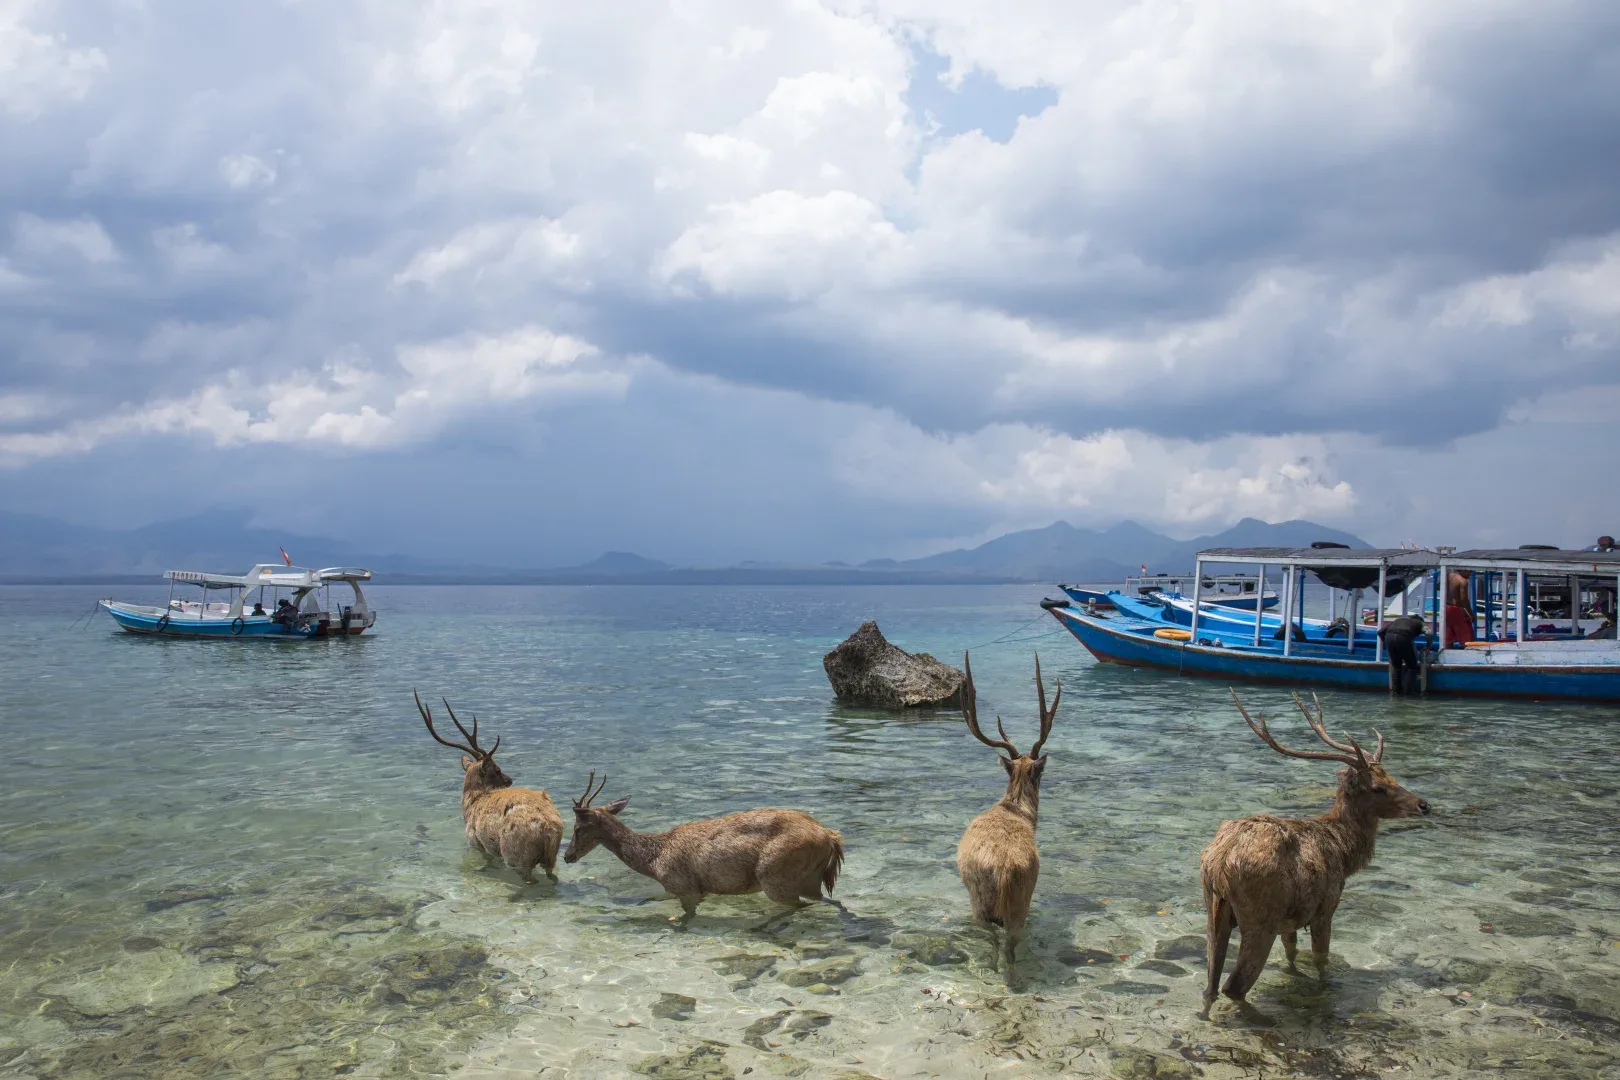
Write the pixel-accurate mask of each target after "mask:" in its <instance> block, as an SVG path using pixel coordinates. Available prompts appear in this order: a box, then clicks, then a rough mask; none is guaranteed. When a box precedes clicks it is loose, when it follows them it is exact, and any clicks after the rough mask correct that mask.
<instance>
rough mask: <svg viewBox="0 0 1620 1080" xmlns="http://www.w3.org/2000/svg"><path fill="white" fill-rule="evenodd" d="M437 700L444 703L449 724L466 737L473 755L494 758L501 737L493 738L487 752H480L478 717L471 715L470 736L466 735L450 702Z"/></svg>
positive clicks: (465, 730)
mask: <svg viewBox="0 0 1620 1080" xmlns="http://www.w3.org/2000/svg"><path fill="white" fill-rule="evenodd" d="M439 700H440V701H443V702H444V711H445V712H447V713H449V714H450V722H451V723H452V724H454V725H456V730H457V731H459V732H461V733H462V734H463V735H466V737H467V741H468V742H470V743H472V746H473V753H475V754H480V755H482V756H483V757H494V756H495V751H497V750H499V749H500V748H501V737H500V736H499V735H497V736H495V745H494V746H492V747H490V748H489V749H488V750H480V749H479V748H478V715H477V714H476V713H475V714H473V729H472V734H471V735H467V729H466V728H464V727H462V726H461V721H460V720H457V719H456V710H454V709H452V708H451V707H450V702H449V701H448V700H446V699H445V698H440V699H439Z"/></svg>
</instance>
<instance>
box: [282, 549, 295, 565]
mask: <svg viewBox="0 0 1620 1080" xmlns="http://www.w3.org/2000/svg"><path fill="white" fill-rule="evenodd" d="M281 561H282V562H284V563H286V564H287V565H288V566H291V565H292V556H291V555H288V554H287V549H286V548H282V549H281Z"/></svg>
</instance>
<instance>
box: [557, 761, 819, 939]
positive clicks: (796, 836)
mask: <svg viewBox="0 0 1620 1080" xmlns="http://www.w3.org/2000/svg"><path fill="white" fill-rule="evenodd" d="M593 786H594V788H595V790H592V788H593ZM606 786H607V775H606V774H603V776H602V782H601V783H600V784H597V783H596V773H595V772H594V771H593V772H592V773H591V775H590V779H588V780H586V781H585V795H584V797H583V798H579V799H575V800H574V835H573V836H572V837H570V838H569V841H568V850H567V851H566V852H564V853H563V861H564V862H567V863H570V864H572V863H576V862H578V861H579V860H580V859H583V858H584V857H585V856H586V855H587V854H589V853H590V851H591V849H592V848H594V847H596V845H598V844H601V845H602V846H604V847H606V848H607V849H608V850H609V851H611V852H613V854H614V855H616V856H618V859H619V861H620V862H622V863H624V865H626V866H628V867H629V868H630V869H632V870H634V871H635V872H636V873H638V874H643V875H645V876H647V877H650V878H652V879H653V880H654V881H656V882H658V884H660V885H662V886H663V887H664V891H665V892H667V893H669V894H670V896H673V897H674V898H675V899H677V900H679V901H680V902H681V908H682V910H683V911H684V913H685V914H684V916H683V917H682V919H681V925H682V926H685V925H686V924H687V923H689V922H691V921H692V918H693V916H695V915H696V914H697V906H698V902H699V901H701V900H702V899H703V898H704V897H705V896H707V895H710V894H714V895H720V896H737V895H742V894H745V893H757V892H763V893H764V894H765V895H766V896H767V897H769V898H770V899H772V900H774V901H776V902H777V903H778V904H787V905H789V906H791V907H799V906H801V905H802V904H803V903H804V902H805V901H806V900H819V899H821V891H822V889H826V890H827V891H828V892H829V893H830V892H832V889H833V885H835V884H836V883H837V881H838V869H839V867H840V866H842V865H843V862H844V842H843V839H842V838H841V837H840V836H839V835H838V834H837V833H836V832H834V831H833V830H832V829H829V828H827V827H826V826H824V825H822V824H821V822H819V821H817V820H816V819H815V818H813V817H811V816H810V815H809V814H805V813H801V812H800V811H798V810H744V811H742V812H740V813H736V814H727V815H725V816H724V817H717V818H708V819H706V820H704V821H691V822H688V823H687V824H685V825H677V826H675V828H673V829H671V830H669V831H668V832H662V833H638V832H636V831H635V830H634V829H632V828H630V826H628V825H626V824H625V823H624V822H622V821H620V820H619V814H620V813H621V812H622V811H623V810H624V808H625V807H626V806H628V805H630V797H629V796H628V795H626V796H625V797H624V798H622V799H615V800H614V801H613V802H610V803H607V804H605V805H603V806H592V805H591V801H592V800H593V799H595V798H596V796H598V795H600V794H601V793H602V789H603V788H604V787H606Z"/></svg>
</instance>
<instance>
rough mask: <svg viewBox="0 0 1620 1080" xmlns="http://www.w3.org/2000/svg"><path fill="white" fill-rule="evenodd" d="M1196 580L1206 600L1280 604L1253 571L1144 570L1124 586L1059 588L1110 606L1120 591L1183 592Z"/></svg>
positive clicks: (1081, 600) (1241, 605) (1245, 605)
mask: <svg viewBox="0 0 1620 1080" xmlns="http://www.w3.org/2000/svg"><path fill="white" fill-rule="evenodd" d="M1195 581H1196V582H1198V597H1199V599H1200V600H1201V601H1202V602H1203V603H1206V604H1219V605H1221V606H1222V607H1230V608H1238V609H1239V610H1248V611H1253V610H1254V605H1255V598H1256V597H1257V596H1258V597H1259V603H1260V606H1261V607H1266V608H1271V607H1275V606H1276V605H1277V594H1276V593H1275V592H1273V591H1271V590H1270V589H1267V588H1266V587H1265V585H1264V583H1263V582H1258V581H1257V580H1256V578H1255V577H1254V575H1252V574H1227V575H1223V576H1206V577H1203V578H1195V577H1193V576H1192V575H1190V574H1189V575H1177V574H1149V573H1146V572H1145V571H1144V572H1143V574H1142V576H1141V577H1133V578H1126V579H1125V587H1124V588H1122V589H1098V588H1091V587H1087V586H1085V585H1065V584H1061V583H1060V584H1059V585H1058V588H1060V589H1062V590H1063V592H1064V594H1065V595H1066V596H1068V598H1069V599H1070V600H1072V601H1073V602H1074V603H1077V604H1085V605H1086V606H1087V607H1095V608H1102V609H1104V610H1107V609H1109V608H1112V607H1113V606H1114V599H1115V597H1118V596H1121V595H1123V596H1127V597H1132V598H1136V597H1151V596H1156V595H1158V594H1160V593H1168V594H1172V595H1175V596H1180V595H1181V587H1182V585H1183V583H1186V584H1192V583H1193V582H1195ZM1257 586H1258V588H1257Z"/></svg>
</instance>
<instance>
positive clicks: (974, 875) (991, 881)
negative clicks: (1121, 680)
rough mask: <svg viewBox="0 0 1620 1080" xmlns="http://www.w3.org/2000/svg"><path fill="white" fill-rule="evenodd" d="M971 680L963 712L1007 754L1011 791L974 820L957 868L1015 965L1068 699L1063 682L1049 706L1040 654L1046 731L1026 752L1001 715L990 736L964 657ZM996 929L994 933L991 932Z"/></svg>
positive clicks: (978, 917) (979, 918)
mask: <svg viewBox="0 0 1620 1080" xmlns="http://www.w3.org/2000/svg"><path fill="white" fill-rule="evenodd" d="M962 662H963V666H964V667H965V668H966V669H967V680H966V681H965V682H964V683H963V684H962V716H963V718H964V719H965V720H966V721H967V726H968V730H969V731H970V732H972V733H973V736H974V737H975V738H976V739H978V740H979V741H980V742H982V743H984V744H985V745H986V746H993V747H996V748H997V749H1000V750H1005V751H1006V752H1007V755H1008V756H1006V757H1002V756H1001V755H999V754H998V755H997V760H999V761H1000V762H1001V767H1002V768H1003V769H1005V770H1006V772H1007V790H1006V791H1005V792H1004V793H1003V794H1002V796H1001V801H1000V802H998V803H996V805H994V806H992V807H991V808H990V809H988V810H986V811H985V812H984V813H982V814H980V815H979V816H978V817H976V818H974V819H973V820H972V821H971V822H969V823H968V827H967V831H966V832H964V833H963V834H962V841H961V843H959V844H958V845H957V846H956V869H957V873H959V874H960V875H961V876H962V884H963V885H965V886H966V887H967V892H968V902H969V903H970V904H971V905H972V908H973V921H974V922H976V923H978V924H979V925H980V926H984V927H996V926H999V927H1001V932H1002V940H1001V952H1002V954H1003V956H1005V958H1006V962H1007V966H1008V967H1009V968H1011V966H1012V963H1013V952H1014V951H1015V950H1016V949H1017V948H1018V940H1019V938H1021V937H1023V935H1024V923H1025V921H1026V920H1027V919H1028V918H1029V904H1030V900H1031V898H1033V897H1034V895H1035V879H1036V878H1037V877H1039V876H1040V872H1041V856H1040V852H1039V851H1038V850H1037V849H1036V847H1035V820H1036V817H1037V816H1038V814H1039V812H1040V806H1041V771H1042V770H1043V769H1045V768H1046V755H1045V754H1042V753H1041V747H1042V746H1043V745H1045V743H1046V737H1047V736H1048V735H1050V734H1051V733H1052V720H1053V718H1054V717H1055V716H1056V715H1057V707H1058V702H1059V701H1060V700H1061V699H1062V697H1063V684H1062V682H1059V683H1058V686H1057V693H1056V695H1054V696H1053V698H1052V707H1051V708H1050V709H1048V708H1047V707H1046V687H1045V686H1044V685H1043V684H1042V683H1041V658H1040V657H1039V656H1037V657H1036V658H1035V687H1036V690H1037V691H1038V692H1039V694H1040V699H1041V735H1040V738H1039V739H1037V740H1036V742H1035V745H1034V746H1033V747H1031V748H1030V751H1029V753H1028V754H1020V753H1019V752H1018V750H1017V749H1016V748H1015V747H1014V746H1013V744H1012V742H1011V741H1010V740H1008V738H1007V732H1006V729H1005V728H1003V727H1002V726H1001V717H999V716H998V717H996V730H997V731H998V732H999V733H1000V734H1001V738H1000V740H992V739H988V738H986V737H985V735H984V732H982V731H980V730H979V715H978V708H977V697H978V695H977V693H976V691H975V690H974V687H973V666H972V664H971V663H969V662H968V659H967V656H966V654H964V655H963V658H962ZM991 932H992V933H994V931H993V930H992V931H991Z"/></svg>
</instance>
